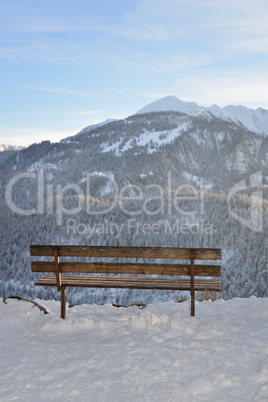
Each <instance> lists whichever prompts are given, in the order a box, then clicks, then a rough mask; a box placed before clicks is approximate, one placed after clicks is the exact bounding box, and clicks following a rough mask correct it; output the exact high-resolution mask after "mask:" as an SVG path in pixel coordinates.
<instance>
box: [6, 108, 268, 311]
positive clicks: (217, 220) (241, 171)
mask: <svg viewBox="0 0 268 402" xmlns="http://www.w3.org/2000/svg"><path fill="white" fill-rule="evenodd" d="M267 158H268V137H267V136H265V135H260V134H256V133H253V132H251V131H248V130H247V129H246V128H244V127H242V126H241V125H237V124H236V123H234V122H232V121H225V120H222V119H219V118H216V117H215V116H213V115H212V114H210V113H206V114H205V115H202V114H201V115H199V116H190V115H186V114H183V113H180V112H172V111H170V112H169V111H166V112H150V113H145V114H136V115H134V116H130V117H129V118H127V119H125V120H119V121H112V122H108V123H106V124H103V125H100V126H94V127H89V128H86V129H84V130H82V131H81V133H79V134H77V135H76V136H73V137H69V138H68V139H66V140H63V141H61V142H60V143H50V142H49V141H46V142H43V143H41V144H33V145H31V146H30V147H28V148H27V149H24V150H21V151H19V152H12V154H10V155H8V157H6V158H3V159H2V160H0V203H1V209H0V215H1V223H0V225H1V232H0V236H1V240H0V242H1V251H0V254H1V257H0V258H1V271H0V274H1V296H6V295H8V294H19V295H21V296H26V297H30V298H33V297H40V298H51V297H52V295H51V293H50V291H49V290H48V289H45V288H34V286H33V282H34V279H35V278H36V277H38V276H34V275H33V274H32V273H31V269H30V257H29V245H30V244H34V243H35V244H54V243H60V244H88V245H128V246H168V247H219V248H222V252H223V262H222V271H223V290H224V296H225V297H226V298H230V297H234V296H243V297H244V296H250V295H253V294H254V295H256V296H259V297H263V296H268V290H267V286H266V284H267V280H268V277H267V276H268V275H267V257H268V247H267V246H268V244H267V239H268V201H267V200H268V197H267V193H268V164H267ZM256 174H257V175H258V180H257V181H256V180H255V182H254V183H253V181H252V180H253V178H255V176H254V175H256ZM256 177H257V176H256ZM243 180H245V182H244V184H245V185H243ZM238 183H241V185H240V187H239V188H236V187H235V186H236V185H237V184H238ZM234 189H235V190H234ZM254 194H255V195H256V197H258V198H259V203H257V204H256V203H255V201H254V197H253V196H254ZM260 203H261V204H260ZM254 205H255V208H259V206H260V205H261V214H262V216H261V217H260V210H258V211H257V212H258V213H259V215H258V225H256V224H255V223H256V222H255V223H254V217H255V216H257V215H256V211H254V208H253V207H254ZM252 206H253V207H252ZM254 213H255V215H254ZM243 222H244V223H243ZM55 292H56V291H55ZM67 297H69V301H70V299H71V298H72V302H76V303H78V302H79V303H80V302H88V303H94V302H97V303H104V302H108V301H110V302H116V303H120V304H131V303H134V302H150V301H154V300H169V299H179V298H180V297H182V295H181V294H180V293H179V292H176V294H173V292H154V293H152V292H151V291H131V290H120V291H116V290H101V289H95V290H89V289H86V290H77V291H73V292H72V293H71V292H69V295H67ZM200 297H201V295H200Z"/></svg>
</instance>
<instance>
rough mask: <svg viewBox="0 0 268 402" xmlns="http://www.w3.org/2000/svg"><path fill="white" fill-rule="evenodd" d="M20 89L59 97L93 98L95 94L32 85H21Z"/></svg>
mask: <svg viewBox="0 0 268 402" xmlns="http://www.w3.org/2000/svg"><path fill="white" fill-rule="evenodd" d="M21 87H22V88H25V89H31V90H33V91H41V92H51V93H55V94H60V95H75V96H95V94H94V93H91V92H84V91H77V90H75V89H71V88H62V87H57V86H48V87H36V86H32V85H22V86H21Z"/></svg>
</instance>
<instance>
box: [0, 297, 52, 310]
mask: <svg viewBox="0 0 268 402" xmlns="http://www.w3.org/2000/svg"><path fill="white" fill-rule="evenodd" d="M6 299H18V300H24V301H27V302H30V303H32V304H34V305H35V306H36V307H38V308H39V310H41V311H43V313H44V314H49V312H48V311H47V310H46V309H45V307H43V306H40V304H38V303H36V302H35V301H33V300H29V299H26V298H25V297H21V296H7V297H4V298H3V302H4V303H5V304H7V302H6Z"/></svg>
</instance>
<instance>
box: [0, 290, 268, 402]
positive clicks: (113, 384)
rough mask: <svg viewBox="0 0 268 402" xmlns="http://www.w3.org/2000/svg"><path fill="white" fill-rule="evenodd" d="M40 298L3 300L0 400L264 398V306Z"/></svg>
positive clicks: (267, 368)
mask: <svg viewBox="0 0 268 402" xmlns="http://www.w3.org/2000/svg"><path fill="white" fill-rule="evenodd" d="M36 301H38V302H39V303H40V304H41V305H43V306H44V307H46V308H47V309H48V310H49V311H50V313H51V314H49V315H45V314H43V313H42V312H41V311H40V310H38V309H37V307H34V306H33V305H32V304H31V303H27V302H24V301H18V300H11V299H8V300H7V304H4V303H3V302H2V299H1V300H0V347H1V359H0V372H1V382H0V400H1V401H15V400H16V401H20V402H21V401H27V402H29V401H40V402H41V401H59V400H65V401H105V402H106V401H109V402H110V401H116V402H120V401H124V402H125V401H150V402H151V401H153V402H155V401H176V402H177V401H182V402H186V401H211V402H216V401H221V402H222V401H232V402H237V401H243V402H245V401H254V400H258V401H267V400H268V299H257V298H256V297H251V298H250V299H233V300H228V301H224V300H218V301H216V302H200V303H198V302H197V303H196V317H189V312H190V305H189V301H186V302H184V303H175V302H167V303H158V304H154V305H149V306H147V307H146V308H144V309H139V308H138V307H128V308H115V307H113V306H111V305H105V306H98V305H82V306H76V307H73V308H70V309H67V319H66V320H65V321H63V320H61V319H60V318H59V314H60V304H59V303H58V302H54V301H40V300H36Z"/></svg>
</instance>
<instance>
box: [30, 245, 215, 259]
mask: <svg viewBox="0 0 268 402" xmlns="http://www.w3.org/2000/svg"><path fill="white" fill-rule="evenodd" d="M55 247H57V248H58V255H59V256H60V257H99V258H161V259H190V253H191V250H194V252H195V259H196V260H221V249H198V248H197V249H190V248H170V247H101V246H53V245H48V246H41V245H32V246H30V254H31V255H32V256H54V252H55Z"/></svg>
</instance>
